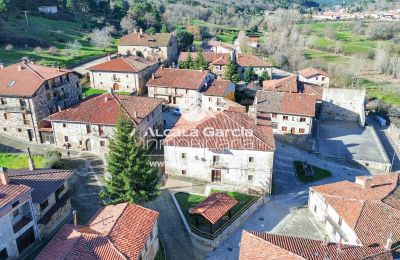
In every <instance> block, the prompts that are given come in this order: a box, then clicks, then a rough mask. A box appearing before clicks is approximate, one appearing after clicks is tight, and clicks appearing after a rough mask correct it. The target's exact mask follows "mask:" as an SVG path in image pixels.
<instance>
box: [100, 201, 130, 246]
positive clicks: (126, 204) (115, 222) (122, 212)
mask: <svg viewBox="0 0 400 260" xmlns="http://www.w3.org/2000/svg"><path fill="white" fill-rule="evenodd" d="M123 203H125V207H124V209H123V210H122V211H121V214H119V216H118V217H117V218H116V219H115V221H114V225H112V227H111V228H110V230H109V231H108V233H107V235H105V236H106V237H107V238H109V237H108V236H109V235H110V233H111V231H112V230H113V229H114V227H115V225H116V224H117V222H118V220H119V219H120V218H121V216H122V215H123V214H124V212H125V210H126V208H127V207H128V205H129V202H123ZM116 205H118V204H116ZM104 208H105V207H104Z"/></svg>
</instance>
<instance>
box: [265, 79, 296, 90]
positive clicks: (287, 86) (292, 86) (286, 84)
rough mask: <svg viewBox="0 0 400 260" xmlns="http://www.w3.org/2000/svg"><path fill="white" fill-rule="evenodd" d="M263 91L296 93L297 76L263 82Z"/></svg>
mask: <svg viewBox="0 0 400 260" xmlns="http://www.w3.org/2000/svg"><path fill="white" fill-rule="evenodd" d="M263 89H264V90H266V91H278V92H289V93H297V76H296V75H292V76H289V77H286V78H281V79H273V80H266V81H264V82H263Z"/></svg>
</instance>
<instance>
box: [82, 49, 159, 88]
mask: <svg viewBox="0 0 400 260" xmlns="http://www.w3.org/2000/svg"><path fill="white" fill-rule="evenodd" d="M158 67H159V64H158V63H156V62H151V61H148V60H146V59H145V58H142V57H138V56H126V57H118V58H116V59H113V60H109V61H106V62H104V63H101V64H98V65H95V66H92V67H90V68H88V70H89V71H90V73H89V75H90V86H91V87H92V88H97V89H104V90H110V89H113V90H114V91H115V92H118V91H123V92H132V93H138V94H144V93H145V92H146V89H145V86H146V82H147V81H148V80H149V79H150V78H151V74H152V73H154V72H155V71H156V70H157V69H158Z"/></svg>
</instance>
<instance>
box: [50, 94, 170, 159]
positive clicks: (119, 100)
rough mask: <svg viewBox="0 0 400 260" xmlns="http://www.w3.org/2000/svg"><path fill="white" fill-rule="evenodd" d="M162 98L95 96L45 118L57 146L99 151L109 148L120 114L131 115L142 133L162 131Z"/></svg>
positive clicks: (113, 95)
mask: <svg viewBox="0 0 400 260" xmlns="http://www.w3.org/2000/svg"><path fill="white" fill-rule="evenodd" d="M163 103H164V100H163V99H160V98H149V97H138V96H127V95H120V94H113V93H106V94H102V95H97V96H92V97H89V98H86V99H84V100H83V101H82V102H80V103H79V104H77V105H75V106H73V107H70V108H68V109H66V110H63V111H60V112H58V113H56V114H53V115H51V116H49V117H48V118H46V120H47V121H48V122H50V124H51V129H52V132H53V134H54V142H55V144H56V145H57V146H60V147H62V146H66V145H67V144H69V145H70V147H71V148H72V149H74V150H85V151H91V152H93V153H97V154H105V153H107V152H108V144H109V138H111V137H112V136H113V134H114V133H115V125H116V123H117V121H118V118H119V117H120V116H121V115H126V116H127V117H128V118H130V119H131V120H132V121H133V122H134V124H135V125H136V126H137V128H138V129H139V130H140V134H141V136H146V135H147V134H152V132H153V133H154V132H156V131H163V129H164V119H163V114H162V110H163V109H162V104H163Z"/></svg>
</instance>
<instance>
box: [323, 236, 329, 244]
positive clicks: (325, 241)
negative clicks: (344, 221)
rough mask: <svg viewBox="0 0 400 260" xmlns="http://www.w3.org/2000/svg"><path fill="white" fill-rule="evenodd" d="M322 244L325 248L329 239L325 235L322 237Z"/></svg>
mask: <svg viewBox="0 0 400 260" xmlns="http://www.w3.org/2000/svg"><path fill="white" fill-rule="evenodd" d="M322 243H323V245H324V246H327V245H328V244H329V239H328V236H327V235H325V236H324V240H323V241H322Z"/></svg>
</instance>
